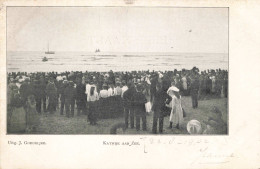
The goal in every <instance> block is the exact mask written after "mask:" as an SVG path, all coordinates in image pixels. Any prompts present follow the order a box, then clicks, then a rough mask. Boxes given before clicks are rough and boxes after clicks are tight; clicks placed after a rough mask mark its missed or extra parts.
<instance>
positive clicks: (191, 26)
mask: <svg viewBox="0 0 260 169" xmlns="http://www.w3.org/2000/svg"><path fill="white" fill-rule="evenodd" d="M48 43H49V46H50V50H54V51H86V52H94V51H95V50H96V49H97V48H98V49H100V50H101V51H102V52H103V51H104V52H183V53H228V8H166V7H165V8H144V7H8V8H7V50H8V51H46V50H47V44H48Z"/></svg>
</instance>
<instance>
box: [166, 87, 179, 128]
mask: <svg viewBox="0 0 260 169" xmlns="http://www.w3.org/2000/svg"><path fill="white" fill-rule="evenodd" d="M167 93H168V94H169V95H170V96H171V97H172V101H171V114H170V126H169V128H172V127H173V126H174V127H176V128H177V129H179V128H180V125H181V124H182V123H183V110H182V107H181V96H180V94H179V89H178V88H177V87H174V86H172V87H170V88H169V89H168V91H167Z"/></svg>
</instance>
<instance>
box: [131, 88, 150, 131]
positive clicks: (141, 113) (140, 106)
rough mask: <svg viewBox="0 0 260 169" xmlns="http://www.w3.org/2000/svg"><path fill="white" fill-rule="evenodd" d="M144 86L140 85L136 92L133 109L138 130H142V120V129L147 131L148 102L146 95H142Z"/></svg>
mask: <svg viewBox="0 0 260 169" xmlns="http://www.w3.org/2000/svg"><path fill="white" fill-rule="evenodd" d="M142 89H143V86H142V85H141V83H138V84H137V86H136V92H135V93H134V95H133V107H134V112H135V116H136V130H137V131H139V130H140V118H142V126H143V127H142V128H143V130H144V131H145V130H146V111H145V103H146V102H147V100H146V97H145V95H144V94H143V93H142Z"/></svg>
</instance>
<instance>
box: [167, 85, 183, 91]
mask: <svg viewBox="0 0 260 169" xmlns="http://www.w3.org/2000/svg"><path fill="white" fill-rule="evenodd" d="M171 90H172V91H174V92H179V91H180V90H179V89H178V88H177V87H175V86H171V87H170V88H169V89H168V91H167V93H169V92H170V91H171Z"/></svg>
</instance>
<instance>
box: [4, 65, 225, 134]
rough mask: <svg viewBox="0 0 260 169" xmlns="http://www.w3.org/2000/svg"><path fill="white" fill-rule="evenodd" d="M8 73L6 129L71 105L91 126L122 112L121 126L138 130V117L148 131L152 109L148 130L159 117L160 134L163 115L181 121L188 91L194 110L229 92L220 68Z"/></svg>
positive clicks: (19, 128) (68, 110) (31, 124)
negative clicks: (203, 101) (183, 99)
mask: <svg viewBox="0 0 260 169" xmlns="http://www.w3.org/2000/svg"><path fill="white" fill-rule="evenodd" d="M7 77H8V79H7V81H8V89H7V92H8V94H7V96H8V97H7V104H8V119H9V120H8V128H9V129H10V131H14V132H24V131H25V130H28V129H29V130H34V129H35V124H37V123H38V122H37V120H38V119H37V117H36V116H35V114H45V115H47V114H53V113H55V112H57V111H59V113H60V115H64V114H65V115H66V116H67V117H68V118H72V117H73V116H74V114H75V113H74V111H75V109H76V110H77V115H87V116H88V121H89V123H90V125H96V124H97V122H98V119H101V118H116V117H120V116H121V117H122V116H124V119H125V127H126V128H128V127H131V128H134V127H135V128H136V130H140V121H142V129H143V130H147V124H146V115H147V112H150V111H152V112H153V128H152V132H153V133H157V122H159V133H162V132H163V121H164V117H165V116H166V115H167V114H168V115H170V126H169V127H170V128H172V127H177V128H179V124H181V123H182V121H183V117H184V116H185V112H184V110H183V108H182V107H181V96H191V98H192V107H193V108H194V109H196V108H198V99H207V98H209V97H214V98H218V97H227V96H228V72H227V71H226V70H221V69H217V70H207V71H206V70H205V71H201V72H200V71H199V69H198V68H196V67H194V68H193V69H191V70H186V69H182V70H180V71H177V70H176V69H175V70H174V71H164V72H162V71H149V70H148V71H132V72H113V71H109V72H87V71H86V72H81V71H71V72H62V73H58V72H34V73H27V72H11V73H8V76H7ZM147 103H151V105H152V107H151V108H149V106H146V104H147ZM64 110H65V111H64ZM32 112H34V113H32ZM23 117H25V118H23ZM22 119H25V120H22ZM129 123H130V124H129Z"/></svg>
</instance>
